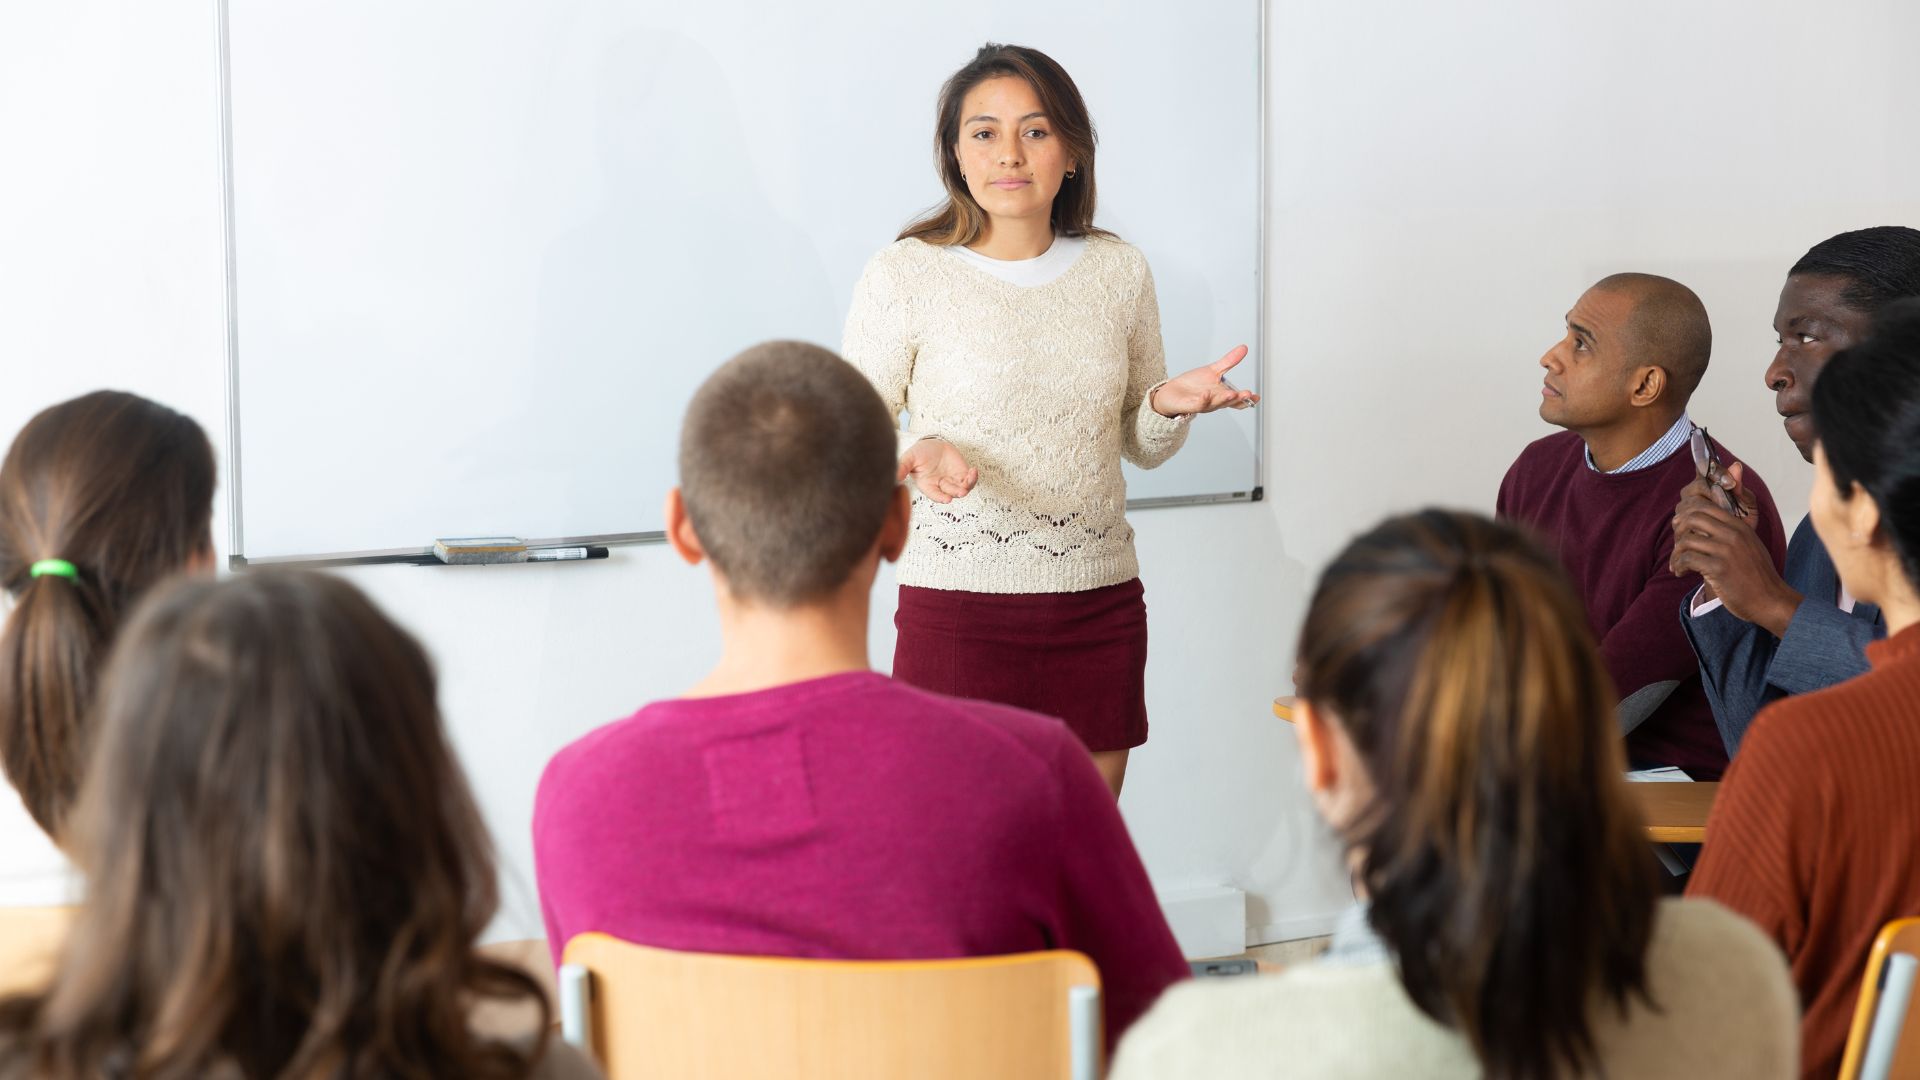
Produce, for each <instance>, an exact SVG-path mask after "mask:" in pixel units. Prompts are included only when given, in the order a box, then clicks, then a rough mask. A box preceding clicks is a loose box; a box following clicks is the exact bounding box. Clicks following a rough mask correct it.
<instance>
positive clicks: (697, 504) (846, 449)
mask: <svg viewBox="0 0 1920 1080" xmlns="http://www.w3.org/2000/svg"><path fill="white" fill-rule="evenodd" d="M897 445H898V444H897V439H896V437H895V435H894V426H893V418H892V417H890V416H888V415H887V407H886V405H885V404H883V403H882V402H881V400H880V395H879V394H878V393H876V392H875V391H874V389H873V384H871V383H869V382H868V381H867V380H866V377H865V376H863V375H861V374H860V372H859V371H858V370H856V369H855V368H854V366H853V365H852V364H849V363H847V362H846V361H844V360H842V359H840V358H839V357H838V356H835V355H834V354H833V353H831V352H828V351H827V350H826V349H823V348H820V347H819V346H818V345H809V344H806V343H805V342H799V341H770V342H767V343H766V344H763V345H755V346H754V347H753V348H751V349H748V350H747V351H745V352H743V353H741V354H740V355H739V356H736V357H734V358H733V359H731V360H729V361H727V362H726V363H725V364H723V365H721V367H720V370H718V371H716V372H714V373H713V375H712V376H711V377H710V378H708V379H707V381H706V382H705V383H703V384H702V385H701V387H700V389H699V390H698V391H697V392H696V393H695V394H694V395H693V402H692V404H690V405H688V406H687V418H686V423H685V424H684V426H683V427H682V428H681V430H680V497H681V499H682V500H683V501H684V502H685V504H686V508H687V517H688V520H689V521H690V522H691V523H692V525H693V531H694V535H696V536H698V537H699V538H700V546H701V547H702V548H704V549H705V550H706V553H707V557H708V558H710V559H712V560H713V564H714V566H715V567H717V568H719V570H720V572H721V573H722V574H723V575H725V576H726V579H727V583H728V585H729V586H731V587H732V590H733V594H734V595H735V596H736V597H738V598H740V599H742V600H749V601H753V602H755V603H760V604H765V605H768V606H770V607H777V608H787V607H793V606H795V605H798V604H804V603H807V602H809V601H812V600H818V599H820V598H822V597H824V596H826V595H827V594H829V593H831V592H832V591H833V590H835V589H837V588H839V587H840V586H841V585H842V584H844V583H845V582H846V580H847V575H848V574H850V573H852V572H853V568H854V566H855V565H856V564H858V563H859V561H860V559H861V558H862V557H863V556H864V555H866V553H867V552H868V551H869V550H871V549H872V547H873V543H874V540H875V539H876V538H877V537H878V536H879V535H880V528H881V525H882V524H883V523H884V522H885V520H886V516H887V509H888V506H889V505H890V504H891V503H892V501H893V499H894V497H895V496H894V489H895V487H896V486H897V481H896V480H895V476H896V467H897V466H896V462H895V454H896V447H897Z"/></svg>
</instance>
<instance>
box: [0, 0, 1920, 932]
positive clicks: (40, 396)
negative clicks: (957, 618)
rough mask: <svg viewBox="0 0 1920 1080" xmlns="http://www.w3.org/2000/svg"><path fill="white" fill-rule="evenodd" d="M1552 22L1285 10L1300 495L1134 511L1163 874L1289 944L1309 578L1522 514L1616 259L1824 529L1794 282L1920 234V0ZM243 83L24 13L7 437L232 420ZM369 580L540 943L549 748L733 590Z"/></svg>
mask: <svg viewBox="0 0 1920 1080" xmlns="http://www.w3.org/2000/svg"><path fill="white" fill-rule="evenodd" d="M1537 8H1538V10H1535V9H1534V8H1532V7H1523V6H1518V5H1493V4H1481V3H1457V4H1452V5H1444V6H1443V5H1432V4H1424V3H1411V2H1409V3H1402V4H1385V3H1372V4H1369V3H1348V4H1338V5H1335V4H1315V3H1308V2H1305V0H1299V2H1293V0H1289V2H1285V3H1276V4H1275V5H1274V7H1273V9H1272V11H1271V14H1270V28H1269V45H1270V53H1271V64H1270V76H1269V81H1270V87H1269V112H1270V121H1269V123H1270V147H1271V160H1270V170H1271V175H1270V183H1269V199H1270V203H1271V205H1270V214H1271V218H1270V238H1271V244H1270V250H1269V254H1268V280H1269V344H1270V355H1269V356H1268V357H1267V358H1266V363H1267V364H1268V367H1267V369H1266V374H1267V377H1268V379H1269V382H1268V383H1267V385H1268V387H1269V388H1270V390H1271V393H1270V397H1269V404H1268V405H1267V406H1265V408H1266V410H1267V415H1266V438H1267V451H1268V453H1267V460H1268V462H1269V472H1268V477H1267V491H1268V494H1269V501H1267V502H1265V503H1261V504H1255V505H1238V506H1215V507H1189V508H1176V509H1169V510H1157V511H1151V512H1145V513H1140V514H1138V515H1136V518H1135V525H1136V527H1137V529H1138V531H1139V534H1140V554H1141V560H1142V563H1143V565H1144V567H1145V571H1144V574H1145V579H1146V583H1147V602H1148V607H1149V610H1150V612H1151V613H1152V624H1151V630H1152V635H1153V643H1154V644H1153V659H1152V662H1151V666H1150V668H1149V672H1148V684H1149V685H1148V691H1149V699H1150V706H1151V710H1152V713H1153V717H1154V721H1153V723H1154V738H1153V741H1152V742H1151V743H1149V744H1148V746H1147V747H1146V748H1145V750H1143V751H1142V752H1140V753H1139V754H1138V755H1137V756H1136V758H1135V765H1134V768H1133V771H1132V773H1131V774H1130V777H1129V780H1128V788H1127V795H1126V799H1125V801H1124V804H1123V805H1124V809H1125V810H1126V813H1127V817H1128V820H1129V822H1130V824H1131V825H1132V827H1133V830H1134V836H1135V839H1136V841H1137V842H1138V844H1139V846H1140V848H1141V850H1142V852H1143V854H1144V855H1145V857H1146V859H1147V863H1148V866H1149V869H1150V870H1151V871H1152V872H1153V874H1154V877H1155V879H1156V881H1157V882H1158V883H1159V884H1160V885H1162V886H1163V887H1165V888H1178V887H1182V886H1191V885H1202V884H1231V885H1236V886H1239V887H1241V888H1244V889H1246V890H1247V891H1248V893H1249V904H1248V920H1249V923H1250V924H1251V926H1252V928H1251V929H1250V936H1252V937H1255V938H1258V939H1267V940H1271V939H1275V938H1278V937H1283V936H1291V935H1297V934H1301V933H1312V932H1318V931H1320V930H1322V929H1323V928H1324V926H1325V925H1326V922H1327V920H1328V917H1329V916H1330V915H1331V913H1332V912H1334V911H1335V910H1337V907H1338V906H1339V905H1340V904H1341V903H1342V902H1343V900H1344V897H1345V895H1346V886H1345V880H1344V875H1342V874H1341V873H1340V872H1339V871H1338V869H1337V868H1336V866H1335V860H1334V858H1333V854H1332V851H1331V847H1330V845H1329V844H1328V842H1327V840H1326V838H1325V835H1324V831H1323V829H1322V828H1321V827H1320V826H1319V825H1318V823H1317V822H1316V821H1315V820H1314V819H1313V817H1312V815H1311V813H1310V812H1309V811H1308V809H1307V806H1306V803H1305V800H1304V797H1303V795H1302V794H1301V792H1300V788H1299V783H1298V780H1297V776H1296V773H1297V762H1296V760H1295V758H1294V756H1293V751H1292V748H1291V745H1290V735H1289V734H1288V732H1287V731H1286V729H1285V728H1284V727H1283V726H1282V725H1280V724H1278V723H1276V722H1274V721H1273V720H1272V719H1271V718H1270V716H1269V714H1268V712H1267V701H1268V700H1269V699H1270V698H1271V697H1272V696H1273V695H1275V694H1278V693H1284V692H1286V690H1287V689H1288V684H1287V679H1288V672H1289V670H1290V659H1289V654H1290V649H1291V646H1292V643H1293V638H1294V633H1295V628H1296V625H1297V623H1298V620H1299V618H1300V615H1301V612H1302V608H1303V606H1304V603H1305V599H1306V592H1307V589H1308V588H1309V586H1310V583H1311V575H1312V573H1313V572H1314V571H1315V570H1317V568H1318V567H1319V566H1320V565H1322V564H1323V563H1324V562H1325V561H1326V559H1327V558H1328V557H1330V556H1331V555H1332V554H1333V553H1334V552H1335V551H1336V550H1337V549H1338V547H1339V545H1340V544H1341V543H1342V542H1343V541H1344V540H1345V539H1346V537H1348V536H1349V535H1350V534H1351V533H1352V532H1353V531H1354V530H1356V529H1357V528H1360V527H1363V526H1364V525H1366V524H1369V523H1371V522H1372V521H1373V520H1375V519H1377V518H1378V517H1379V516H1381V515H1382V514H1384V513H1387V512H1389V511H1391V510H1395V509H1403V508H1407V507H1411V506H1414V505H1419V504H1424V503H1445V504H1451V505H1462V506H1472V507H1480V508H1483V509H1484V508H1487V507H1490V505H1491V503H1492V492H1493V488H1494V486H1495V485H1496V484H1497V482H1498V480H1499V477H1500V474H1501V473H1502V471H1503V470H1504V468H1505V466H1506V464H1507V462H1508V461H1509V460H1510V459H1511V457H1512V456H1513V454H1514V453H1515V452H1516V451H1517V450H1518V449H1519V447H1520V446H1521V445H1523V444H1524V443H1525V442H1526V441H1527V440H1528V439H1530V438H1533V437H1536V436H1537V435H1539V434H1541V433H1543V432H1544V431H1545V430H1546V429H1545V428H1544V426H1543V425H1541V424H1540V422H1539V421H1538V420H1537V419H1535V417H1534V412H1533V410H1534V408H1535V401H1536V400H1537V397H1536V390H1535V387H1536V386H1537V384H1538V380H1539V373H1538V369H1537V368H1536V367H1535V366H1534V363H1535V359H1536V358H1537V357H1538V356H1539V354H1540V353H1541V352H1542V351H1543V350H1544V349H1545V348H1546V346H1547V345H1548V344H1549V343H1550V342H1551V341H1553V340H1554V339H1555V338H1556V337H1557V336H1558V334H1559V332H1560V319H1561V315H1562V313H1563V312H1564V311H1565V310H1566V308H1567V307H1568V306H1569V305H1570V304H1571V303H1572V301H1573V300H1574V298H1575V297H1576V296H1577V295H1578V293H1579V292H1580V291H1581V289H1582V288H1584V287H1585V285H1587V284H1588V283H1590V282H1591V281H1592V280H1594V279H1596V278H1598V277H1600V276H1602V275H1603V274H1606V273H1609V272H1612V271H1616V270H1625V269H1636V270H1649V271H1654V272H1662V273H1668V274H1672V275H1674V276H1676V277H1678V278H1680V279H1681V280H1683V281H1686V282H1688V283H1689V284H1691V285H1693V286H1694V287H1695V288H1696V289H1697V290H1698V291H1699V292H1700V294H1701V296H1702V297H1703V298H1704V299H1705V301H1706V303H1707V306H1708V309H1709V310H1710V311H1711V312H1712V314H1713V316H1714V321H1715V325H1716V327H1717V328H1718V331H1719V343H1718V348H1717V349H1716V351H1715V355H1716V361H1715V366H1714V368H1713V370H1712V371H1711V372H1710V373H1709V375H1708V377H1707V381H1706V383H1705V385H1704V386H1703V388H1702V390H1701V391H1700V394H1699V396H1698V398H1697V399H1696V401H1697V403H1696V406H1695V409H1694V412H1695V415H1696V417H1697V418H1698V419H1699V420H1701V421H1702V422H1705V423H1707V424H1709V425H1710V426H1711V427H1712V428H1713V430H1714V432H1715V434H1716V435H1718V436H1720V437H1721V438H1722V439H1724V440H1725V441H1726V442H1727V443H1728V444H1729V445H1730V446H1732V447H1733V448H1734V449H1735V450H1736V451H1737V452H1739V453H1740V454H1742V455H1743V456H1745V457H1747V458H1748V459H1750V460H1751V461H1753V462H1754V463H1755V465H1756V467H1757V468H1758V469H1759V470H1760V471H1761V473H1762V474H1763V475H1764V476H1766V477H1767V479H1768V480H1769V481H1771V482H1772V483H1773V486H1774V487H1775V488H1776V490H1777V492H1778V494H1779V497H1780V502H1781V504H1782V507H1783V510H1785V511H1786V512H1787V513H1788V515H1789V517H1790V518H1797V517H1798V515H1799V513H1800V512H1801V511H1802V510H1803V508H1804V506H1805V491H1804V488H1805V483H1806V479H1807V476H1806V469H1805V467H1804V466H1803V465H1801V464H1800V463H1799V461H1798V458H1797V457H1796V456H1794V454H1793V452H1792V450H1791V448H1790V447H1789V446H1788V444H1787V442H1786V439H1785V437H1784V436H1783V435H1782V434H1781V433H1780V431H1779V428H1778V426H1777V424H1776V423H1775V422H1774V420H1773V418H1772V416H1771V412H1770V397H1769V395H1768V394H1767V393H1766V392H1765V391H1764V390H1763V389H1762V388H1761V386H1760V371H1761V369H1762V368H1763V367H1764V365H1765V363H1766V359H1767V357H1768V356H1769V355H1770V354H1771V351H1772V334H1771V331H1770V330H1769V328H1768V323H1769V319H1770V316H1771V312H1772V307H1773V300H1774V295H1775V293H1776V292H1777V291H1778V288H1779V283H1780V279H1781V277H1782V275H1783V274H1784V272H1785V270H1786V267H1787V266H1788V265H1790V264H1791V262H1792V261H1793V259H1794V258H1796V257H1797V256H1798V255H1799V254H1800V253H1801V252H1802V251H1803V250H1805V248H1806V247H1807V246H1808V245H1810V244H1811V243H1813V242H1814V241H1815V240H1818V239H1821V238H1823V237H1825V236H1827V235H1829V234H1831V233H1833V232H1836V231H1838V230H1841V229H1845V228H1854V227H1859V226H1863V225H1870V224H1882V223H1889V222H1895V223H1906V224H1920V202H1917V201H1916V199H1915V197H1914V195H1913V194H1912V192H1913V191H1914V190H1915V189H1914V187H1913V178H1914V177H1915V176H1916V175H1920V169H1916V166H1920V144H1917V143H1916V142H1915V140H1914V139H1913V138H1912V132H1913V131H1915V130H1920V72H1917V71H1916V70H1915V69H1914V68H1913V67H1912V66H1911V65H1909V64H1907V63H1906V62H1905V60H1904V58H1903V56H1902V55H1901V54H1902V52H1903V50H1904V49H1905V48H1906V46H1907V44H1908V43H1911V42H1912V41H1914V40H1920V13H1916V10H1915V9H1914V8H1913V6H1912V5H1910V4H1905V3H1901V2H1899V0H1849V2H1845V3H1836V4H1831V5H1825V6H1823V7H1822V8H1821V9H1820V10H1819V11H1818V12H1817V13H1815V12H1814V11H1812V9H1808V8H1806V7H1804V6H1803V5H1788V4H1785V3H1740V2H1734V0H1726V2H1718V0H1716V2H1711V3H1709V2H1705V0H1698V2H1694V3H1689V4H1671V3H1656V2H1653V0H1629V2H1616V3H1605V4H1602V3H1599V2H1592V3H1587V4H1582V5H1577V6H1574V5H1538V6H1537ZM1829 43H1844V45H1839V44H1835V45H1833V46H1829ZM1035 44H1039V45H1041V46H1042V47H1044V46H1045V43H1035ZM1830 47H1831V48H1833V49H1836V50H1837V52H1834V53H1833V54H1831V55H1830V54H1829V53H1828V52H1827V51H1826V50H1828V49H1829V48H1830ZM215 93H216V85H215V61H214V35H213V23H212V9H211V5H210V4H202V3H196V4H166V5H159V4H139V3H135V2H133V0H120V2H112V3H85V2H81V3H65V4H60V5H27V4H11V5H7V6H4V7H0V148H4V153H5V155H6V156H5V163H4V166H3V167H0V437H5V438H10V437H11V435H12V433H13V432H14V431H15V430H17V429H18V427H19V426H20V424H21V423H23V422H24V421H25V419H26V418H27V417H28V416H29V415H31V414H32V412H33V411H35V410H36V409H38V408H40V407H42V406H43V405H46V404H49V403H51V402H53V401H56V400H60V399H62V398H65V397H68V396H71V395H73V394H75V393H79V392H82V391H84V390H88V389H93V388H95V387H98V386H103V385H111V386H120V387H125V388H128V389H133V390H136V391H139V392H142V393H146V394H148V395H150V396H153V397H156V398H159V399H161V400H164V401H167V402H169V403H171V404H174V405H175V406H177V407H180V408H182V409H185V410H186V411H188V412H190V413H192V414H193V415H195V416H197V417H199V418H200V420H201V421H202V423H204V424H205V425H206V426H207V427H208V429H209V431H210V432H212V433H214V434H215V436H216V440H217V441H219V442H221V443H222V444H224V441H225V428H224V419H223V417H224V389H223V388H224V383H223V370H224V369H223V349H224V339H223V315H222V305H221V295H222V278H221V274H222V269H221V239H220V218H219V182H218V179H219V177H218V171H217V139H216V132H215V127H214V117H215V104H214V102H215ZM927 93H928V94H929V95H931V93H932V88H931V86H929V87H928V88H927ZM1094 104H1095V107H1096V114H1097V108H1098V102H1095V103H1094ZM1166 153H1167V154H1168V156H1169V167H1187V166H1192V167H1202V166H1203V165H1204V160H1205V154H1206V148H1205V147H1204V146H1187V145H1182V144H1181V143H1180V142H1179V140H1178V139H1177V137H1174V136H1170V137H1169V141H1168V144H1167V147H1166ZM881 239H882V238H876V240H875V243H876V245H877V244H878V243H879V242H880V240H881ZM1190 359H1191V361H1192V362H1194V363H1199V362H1202V361H1204V360H1207V359H1211V357H1195V358H1190ZM1176 362H1177V360H1176ZM347 434H350V431H349V430H347V429H343V436H344V435H347ZM223 497H224V496H223ZM1789 524H1791V521H1790V522H1789ZM216 529H217V535H218V536H219V537H221V538H222V539H224V536H225V514H224V511H222V512H220V514H219V520H218V521H217V522H216ZM348 573H349V576H350V577H351V578H352V579H353V580H354V581H356V582H357V583H359V584H360V585H362V586H363V587H365V588H366V589H368V590H369V591H370V592H371V593H372V594H373V595H374V596H375V597H376V598H377V599H378V600H379V601H380V602H381V603H382V604H384V605H385V606H386V607H387V608H388V610H389V611H391V612H392V613H393V614H394V615H396V616H397V617H398V618H399V619H401V620H402V621H403V622H404V623H405V624H406V625H408V626H409V627H411V628H412V629H413V630H414V631H415V632H416V633H418V634H419V635H421V636H422V637H423V638H424V639H425V640H426V642H427V644H428V645H429V647H430V648H431V649H432V650H433V652H434V654H435V656H436V657H437V659H438V661H439V664H440V668H441V672H442V677H443V695H442V697H443V704H444V707H445V710H446V713H447V717H448V721H449V724H450V726H451V728H452V730H453V733H454V737H455V738H456V740H457V741H458V743H459V744H460V748H461V751H462V754H463V757H464V759H465V761H466V763H467V766H468V769H469V770H470V773H471V775H472V777H473V782H474V785H475V787H476V789H477V790H478V791H479V793H480V796H481V801H482V803H483V806H484V808H485V811H486V814H487V818H488V821H489V822H490V824H491V825H492V827H493V829H494V831H495V834H496V837H497V839H498V842H499V844H500V847H501V850H502V852H503V854H504V856H505V863H506V866H507V876H508V880H509V885H508V893H509V902H508V907H507V909H506V911H505V912H504V913H503V915H502V918H501V920H500V922H499V923H498V924H497V925H496V927H495V936H500V937H516V936H528V935H531V934H533V933H536V932H537V930H538V925H539V921H538V915H537V907H536V905H535V904H534V902H533V898H532V888H531V872H530V852H529V844H528V840H527V821H528V814H529V807H530V805H531V796H532V790H533V785H534V782H535V780H536V779H537V775H538V770H539V767H540V765H541V764H542V763H543V762H544V761H545V759H546V758H547V756H548V755H549V754H550V753H551V752H552V751H553V750H554V749H555V748H557V747H559V746H560V745H562V744H564V743H565V742H567V741H568V740H570V739H572V738H574V737H576V736H577V735H579V734H581V733H582V732H584V731H586V730H587V729H589V728H590V727H592V726H594V725H596V724H598V723H600V722H603V721H605V720H608V719H612V718H614V717H616V716H619V715H622V714H624V713H626V712H627V711H629V710H630V709H632V708H633V707H634V706H635V705H637V704H639V703H640V702H642V701H644V700H646V699H648V698H650V697H655V696H661V695H666V694H671V693H673V692H674V691H675V690H676V689H677V688H679V687H681V686H683V685H685V684H686V683H687V682H689V681H690V680H691V679H692V678H693V677H694V676H695V674H696V673H697V672H698V671H700V670H701V669H702V667H703V665H705V664H706V663H707V662H708V661H709V660H710V659H711V658H712V657H713V656H714V655H715V650H716V639H715V625H714V619H713V616H712V613H711V607H710V604H709V601H708V597H707V592H706V583H705V581H704V579H703V578H702V576H701V575H700V574H699V573H697V572H693V571H689V570H687V569H685V568H684V567H682V566H681V565H680V564H679V563H678V562H677V561H676V560H674V559H672V558H671V557H670V555H669V554H668V553H667V552H666V551H664V550H662V549H658V548H642V549H627V550H624V551H621V552H619V553H618V556H617V558H616V559H615V560H613V561H612V562H611V563H608V564H599V565H593V566H584V567H582V566H570V567H510V568H496V569H487V568H476V569H430V570H428V569H417V568H409V567H369V568H361V569H356V570H352V571H349V572H348ZM889 584H890V583H889ZM881 595H882V596H883V598H884V597H887V596H890V590H888V589H886V588H885V587H884V586H883V591H882V593H881ZM881 606H882V610H879V611H876V613H875V633H874V652H875V656H876V658H878V659H880V660H881V661H882V662H884V660H885V658H886V657H887V656H889V655H890V654H891V650H892V640H893V635H892V628H891V625H890V622H889V616H890V610H889V609H890V604H888V603H883V604H882V605H881Z"/></svg>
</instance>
